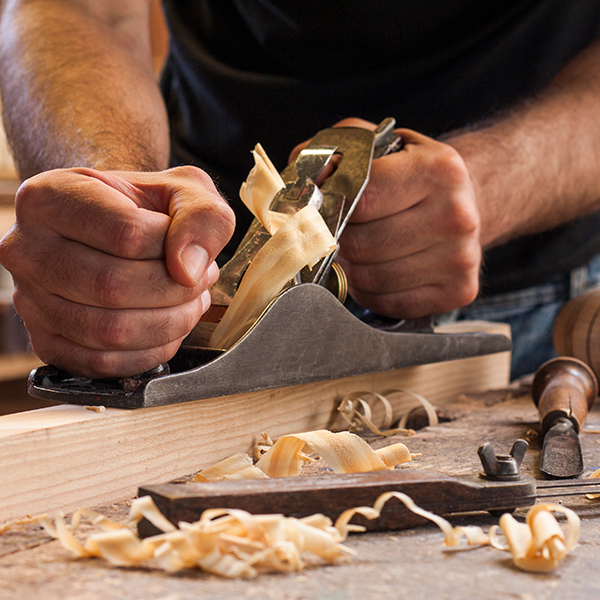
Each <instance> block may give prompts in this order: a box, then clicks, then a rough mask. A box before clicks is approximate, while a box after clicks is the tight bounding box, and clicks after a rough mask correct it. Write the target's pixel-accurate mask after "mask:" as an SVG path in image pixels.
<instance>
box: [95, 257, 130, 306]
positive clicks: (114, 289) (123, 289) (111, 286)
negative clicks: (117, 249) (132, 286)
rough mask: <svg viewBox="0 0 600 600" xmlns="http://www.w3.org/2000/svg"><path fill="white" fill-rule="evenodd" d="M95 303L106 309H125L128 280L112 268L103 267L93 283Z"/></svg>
mask: <svg viewBox="0 0 600 600" xmlns="http://www.w3.org/2000/svg"><path fill="white" fill-rule="evenodd" d="M92 297H93V298H94V301H95V302H97V303H98V304H99V305H100V306H103V307H105V308H123V307H124V303H125V300H126V298H127V278H126V277H125V276H124V275H123V274H122V273H121V272H120V271H119V270H118V269H115V268H112V267H108V266H106V267H101V268H100V269H99V270H98V272H97V273H96V275H95V277H94V280H93V283H92Z"/></svg>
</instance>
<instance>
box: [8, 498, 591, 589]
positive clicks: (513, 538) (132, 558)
mask: <svg viewBox="0 0 600 600" xmlns="http://www.w3.org/2000/svg"><path fill="white" fill-rule="evenodd" d="M392 498H395V499H397V500H400V501H401V502H403V503H404V505H405V506H406V507H407V508H408V509H409V510H411V511H412V512H414V513H415V514H418V515H420V516H422V517H425V518H427V519H429V520H431V521H433V522H434V523H436V524H437V525H438V526H439V527H440V529H441V530H442V531H443V533H444V545H445V546H446V547H447V548H449V549H453V548H457V547H459V546H460V544H461V543H462V540H463V539H464V540H466V542H467V544H469V545H477V546H484V545H488V544H491V545H492V546H493V547H494V548H498V549H500V550H506V551H509V552H511V554H512V556H513V561H514V564H515V565H516V566H517V567H518V568H520V569H522V570H524V571H531V572H549V571H551V570H554V569H555V568H556V567H557V566H558V564H559V562H560V561H561V560H562V559H563V558H564V557H565V556H566V554H567V552H568V551H569V550H570V549H572V548H573V547H574V546H575V544H576V542H577V537H578V534H579V518H578V517H577V515H576V514H575V513H574V512H573V511H571V510H569V509H567V508H564V507H562V506H560V505H553V504H541V505H537V506H534V507H533V508H532V509H531V510H530V511H529V513H528V514H527V519H526V523H518V522H517V521H516V520H515V519H514V518H513V517H512V516H511V515H509V514H505V515H503V516H502V517H501V519H500V529H502V532H503V533H504V536H505V538H506V543H503V542H502V541H501V540H500V538H499V535H498V531H497V529H498V527H496V526H495V527H493V528H492V529H490V534H489V535H487V534H485V533H484V532H483V530H482V529H481V528H479V527H452V525H451V524H450V523H449V522H448V521H447V520H446V519H444V518H443V517H440V516H438V515H435V514H433V513H431V512H429V511H426V510H424V509H421V508H420V507H418V506H416V505H415V503H414V502H413V501H412V499H411V498H410V497H409V496H407V495H406V494H402V493H399V492H387V493H385V494H382V495H381V496H379V498H377V500H376V501H375V504H374V505H373V506H372V507H368V506H362V507H357V508H353V509H348V510H346V511H344V512H343V513H342V514H341V515H340V516H339V517H338V518H337V520H336V522H335V524H333V523H332V521H331V520H330V519H329V518H328V517H326V516H324V515H321V514H315V515H311V516H308V517H305V518H303V519H295V518H292V517H284V516H283V515H279V514H267V515H252V514H250V513H248V512H246V511H243V510H236V509H219V508H215V509H208V510H206V511H204V512H203V513H202V515H201V517H200V519H199V520H198V521H196V522H194V523H185V522H181V523H179V527H175V526H174V525H173V524H172V523H170V522H169V521H168V520H167V519H165V517H164V516H163V515H162V514H161V513H160V512H159V510H158V508H157V507H156V505H155V504H154V502H153V500H152V499H151V498H150V497H149V496H144V497H142V498H138V499H136V500H134V502H133V504H132V506H131V511H130V515H129V519H128V521H127V523H125V524H118V523H114V522H113V521H111V520H110V519H108V518H107V517H105V516H103V515H101V514H99V513H96V512H93V511H89V510H79V511H77V512H76V513H75V514H74V515H73V517H72V519H71V522H70V523H69V524H67V523H66V521H65V519H64V518H63V517H62V516H58V517H56V518H55V520H54V523H52V522H51V521H50V519H49V518H48V517H46V516H41V517H37V518H36V519H35V521H36V522H38V523H39V524H40V525H41V526H42V527H43V528H44V529H45V530H46V532H47V533H48V534H49V535H50V536H52V537H53V538H55V539H57V540H58V541H59V542H60V543H61V545H62V546H63V547H64V548H66V549H67V550H68V551H69V552H71V553H72V554H73V555H74V556H76V557H78V558H91V557H101V558H103V559H105V560H107V561H108V562H109V563H111V564H113V565H115V566H119V567H131V566H154V565H158V567H159V568H161V569H163V570H164V571H167V572H170V573H175V572H178V571H181V570H183V569H200V570H202V571H205V572H207V573H212V574H214V575H219V576H222V577H228V578H241V577H255V576H257V575H258V574H260V573H261V572H273V571H279V572H297V571H300V570H302V569H303V568H304V564H305V562H304V557H305V556H306V555H307V554H310V555H313V556H315V557H318V558H320V559H321V560H323V561H324V562H326V563H333V562H335V561H336V560H337V559H339V558H342V557H348V556H349V555H351V554H355V552H353V551H352V550H351V549H349V548H347V547H346V546H344V545H343V543H342V542H344V541H345V540H346V539H347V537H348V534H349V533H350V532H353V531H354V532H356V531H364V528H363V527H360V526H356V525H352V524H350V520H351V519H352V518H353V517H354V515H356V514H360V515H362V516H364V517H365V518H367V519H376V518H378V517H379V515H380V514H381V511H382V510H383V507H384V505H385V504H386V503H387V502H388V501H389V500H390V499H392ZM553 511H554V512H561V513H563V514H564V515H565V516H566V518H567V527H566V530H565V531H563V529H562V528H561V527H560V526H559V524H558V522H557V521H556V519H555V518H554V516H553V514H552V512H553ZM142 517H145V518H146V519H148V520H149V521H150V522H151V523H152V524H153V525H154V526H155V527H157V528H158V529H159V530H161V531H162V532H163V533H161V534H159V535H156V536H153V537H149V538H146V539H140V538H139V537H138V536H137V535H136V534H135V533H134V531H132V530H131V529H130V528H129V527H128V525H135V524H137V523H138V522H139V521H140V520H141V519H142ZM82 520H88V521H90V522H91V523H92V524H93V525H94V526H95V527H96V529H97V530H98V531H97V532H95V533H92V534H90V535H89V536H88V537H87V539H85V541H83V542H80V541H79V540H78V539H77V538H76V536H75V535H74V534H75V532H76V530H77V528H78V526H79V524H80V523H81V521H82ZM5 529H8V528H5ZM149 561H150V564H148V563H149Z"/></svg>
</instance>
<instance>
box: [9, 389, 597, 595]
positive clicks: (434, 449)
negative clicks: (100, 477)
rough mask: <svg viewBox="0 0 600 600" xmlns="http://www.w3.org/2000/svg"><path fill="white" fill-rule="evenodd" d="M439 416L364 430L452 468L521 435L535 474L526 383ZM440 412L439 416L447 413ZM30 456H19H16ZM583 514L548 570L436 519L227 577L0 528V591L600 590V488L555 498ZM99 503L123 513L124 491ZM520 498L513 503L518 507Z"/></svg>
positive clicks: (589, 451)
mask: <svg viewBox="0 0 600 600" xmlns="http://www.w3.org/2000/svg"><path fill="white" fill-rule="evenodd" d="M438 408H439V410H440V413H441V415H442V416H443V418H444V420H443V421H442V422H441V423H440V424H439V425H437V426H433V427H432V426H430V427H425V428H423V429H421V430H419V431H417V432H416V434H415V435H413V436H411V437H404V436H394V437H393V438H391V439H388V440H383V439H381V438H375V437H374V436H372V435H371V434H369V436H366V439H367V440H368V441H369V442H370V443H372V444H373V445H374V446H376V447H380V446H382V445H386V444H388V443H391V442H393V441H402V442H404V443H406V444H407V446H408V447H409V449H410V450H411V452H420V453H421V454H422V455H421V456H420V457H418V458H416V459H415V460H413V461H412V462H411V463H408V464H407V465H402V466H400V467H397V468H403V469H422V470H427V471H436V472H441V473H446V474H449V475H456V476H461V475H470V474H474V473H477V472H478V471H479V470H480V464H479V459H478V456H477V449H478V447H479V446H480V445H481V444H482V443H484V442H488V441H489V442H492V443H493V445H494V448H495V449H496V451H497V452H498V453H507V452H508V451H509V450H510V447H511V445H512V443H513V442H514V441H515V440H516V439H518V438H524V439H527V440H528V441H529V443H530V448H529V450H528V451H527V453H526V455H525V458H524V461H523V464H522V466H521V468H522V471H524V472H525V473H529V474H532V475H533V476H535V477H539V476H540V474H539V470H538V468H539V455H540V449H541V443H540V442H541V440H540V435H539V424H538V415H537V411H536V409H535V407H534V405H533V403H532V401H531V398H530V396H529V393H528V388H527V386H521V387H519V388H517V387H513V388H511V389H507V390H497V391H492V392H489V393H481V394H477V395H468V396H466V395H459V396H457V397H455V398H454V399H452V400H449V401H447V402H445V403H444V404H443V405H439V404H438ZM446 419H447V420H446ZM599 429H600V407H596V408H595V409H594V410H592V412H591V413H590V415H589V417H588V422H587V424H586V426H585V429H584V433H583V434H582V435H581V444H582V448H583V452H584V459H585V464H586V467H587V469H591V468H595V467H597V466H598V465H600V434H597V433H593V432H590V433H585V430H590V431H592V430H596V431H597V430H599ZM24 468H26V465H24ZM562 502H563V503H564V504H565V505H566V506H569V507H571V508H573V509H574V510H575V511H576V512H577V513H578V514H579V515H580V517H581V518H582V527H581V533H580V539H579V545H578V547H576V548H575V549H574V550H573V551H572V552H571V553H570V554H569V556H567V558H566V559H565V560H564V561H563V562H562V563H561V565H560V566H559V568H558V569H557V570H556V571H555V572H553V573H551V574H547V575H541V574H530V573H524V572H521V571H519V570H517V569H516V568H515V567H514V566H513V565H512V561H511V558H510V555H509V554H507V553H504V552H501V551H498V550H495V549H493V548H490V547H485V548H476V549H468V550H460V551H445V550H444V549H443V546H442V539H443V536H442V533H441V532H440V530H439V529H438V528H437V527H436V526H434V525H431V526H423V527H420V528H415V529H411V530H407V531H394V532H384V533H369V534H355V535H352V536H351V537H350V539H349V540H348V541H347V542H346V545H347V546H349V547H350V548H352V549H353V550H355V551H356V552H357V556H355V557H353V558H350V559H344V560H340V561H339V562H337V563H335V564H333V565H322V564H320V563H319V562H318V561H314V562H311V563H310V564H309V566H308V567H307V568H306V569H305V570H304V571H302V572H300V573H296V574H268V575H261V576H259V577H258V578H256V579H253V580H224V579H220V578H218V577H215V576H211V575H206V574H203V573H200V572H196V571H194V572H192V571H186V572H182V573H179V574H176V575H169V574H166V573H164V572H160V571H153V570H149V569H146V568H116V567H112V566H109V565H108V564H107V563H105V562H104V561H102V560H100V559H91V560H75V559H73V558H71V556H70V555H69V553H68V552H67V551H66V550H64V549H62V548H61V547H60V546H59V544H58V543H57V542H55V541H53V540H51V539H50V538H48V537H47V536H46V535H45V533H44V532H43V530H41V529H40V528H39V527H35V526H31V527H28V528H27V529H25V530H23V531H15V532H10V533H6V534H4V535H3V536H0V599H2V600H5V599H17V598H18V599H19V600H26V599H35V600H38V599H44V600H54V599H57V600H58V599H60V600H67V599H71V598H73V599H75V598H76V599H77V600H96V599H98V600H100V599H102V600H105V599H107V598H123V599H140V600H142V599H143V600H151V599H159V598H160V599H161V600H183V599H186V598H203V597H210V598H227V599H230V598H261V599H268V598H290V599H300V598H310V599H331V600H333V599H338V598H340V599H342V598H343V599H354V598H356V599H359V598H360V599H365V598H411V599H413V600H417V599H421V598H423V599H425V598H427V599H428V600H429V599H442V598H502V599H504V598H506V599H509V598H510V599H514V598H519V599H522V600H538V599H544V600H550V599H559V598H561V599H562V598H569V600H571V599H576V598H586V599H589V598H598V597H600V578H598V575H597V573H598V567H597V565H598V563H599V561H600V500H596V501H592V500H587V499H585V498H583V497H575V499H563V500H562ZM101 511H102V512H105V513H106V514H107V515H111V516H113V517H115V518H116V519H118V520H121V519H124V518H125V516H126V514H127V511H128V505H127V502H122V503H119V504H116V505H111V506H107V507H103V508H102V509H101ZM524 513H525V510H518V511H517V512H516V513H515V515H516V516H519V515H521V516H522V515H523V514H524ZM451 521H452V522H453V524H478V525H481V526H483V527H484V529H485V530H487V529H488V527H489V526H490V525H492V524H495V523H497V517H492V516H491V515H489V514H487V513H477V514H474V515H468V516H461V517H456V518H452V519H451Z"/></svg>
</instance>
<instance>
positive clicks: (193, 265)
mask: <svg viewBox="0 0 600 600" xmlns="http://www.w3.org/2000/svg"><path fill="white" fill-rule="evenodd" d="M181 262H182V263H183V267H184V268H185V270H186V271H187V274H188V275H189V276H190V277H191V278H192V279H193V280H194V281H195V282H198V281H200V279H202V276H203V275H204V272H205V271H206V266H207V265H208V252H207V251H206V250H205V249H204V248H203V247H202V246H195V245H193V244H190V245H189V246H187V247H186V248H184V249H183V252H182V253H181Z"/></svg>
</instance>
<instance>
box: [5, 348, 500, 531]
mask: <svg viewBox="0 0 600 600" xmlns="http://www.w3.org/2000/svg"><path fill="white" fill-rule="evenodd" d="M509 362H510V357H509V353H501V354H493V355H487V356H481V357H473V358H469V359H463V360H458V361H448V362H446V363H437V364H431V365H422V366H420V367H413V368H409V369H400V370H397V371H390V372H387V373H373V374H369V375H361V376H357V377H350V378H346V379H340V380H334V381H327V382H320V383H314V384H308V385H302V386H293V387H287V388H279V389H273V390H267V391H261V392H253V393H251V394H240V395H234V396H227V397H224V398H213V399H209V400H200V401H196V402H187V403H182V404H176V405H172V406H164V407H156V408H145V409H137V410H133V411H127V410H119V409H106V410H105V411H103V412H95V411H91V410H86V409H85V408H84V407H81V406H71V405H64V406H56V407H52V408H46V409H40V410H37V411H30V412H26V413H19V414H14V415H6V416H3V417H0V474H1V475H0V477H1V480H2V485H0V523H2V522H3V521H6V520H9V519H12V518H17V517H19V516H22V515H23V514H28V513H39V512H41V511H47V510H57V509H61V510H64V511H69V510H73V509H75V508H78V507H91V506H98V505H102V504H106V503H111V502H115V501H118V500H122V499H124V498H129V497H132V496H133V495H134V494H135V492H136V490H137V488H138V486H139V485H143V484H151V483H164V482H166V481H169V480H171V479H174V478H178V477H182V476H185V475H188V474H191V473H194V472H196V471H198V470H200V469H202V468H204V467H206V466H209V465H210V464H212V463H214V462H217V461H218V460H221V459H223V458H226V457H227V456H230V455H232V454H234V453H236V452H240V451H248V450H249V449H250V448H251V447H252V445H253V443H254V442H255V440H256V439H258V437H259V436H260V434H261V433H262V432H264V431H266V432H267V433H269V434H270V435H271V436H272V437H274V438H275V437H279V436H281V435H283V434H287V433H294V432H299V431H308V430H314V429H322V428H333V429H336V428H340V427H342V421H341V419H340V417H339V416H338V413H337V406H338V405H339V403H340V401H341V400H342V399H343V398H344V396H345V395H347V394H349V393H351V392H355V391H358V390H373V391H378V392H383V391H385V390H389V389H390V388H404V389H409V390H412V391H413V392H417V393H420V394H422V395H424V396H425V397H427V398H428V399H429V400H430V401H432V402H434V403H436V402H439V401H441V400H445V399H448V398H451V397H453V396H455V395H456V394H457V393H459V392H460V391H462V390H472V391H480V390H482V389H488V388H499V387H502V386H504V385H506V384H507V382H508V373H509ZM376 413H377V411H375V416H376V417H377V414H376Z"/></svg>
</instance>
